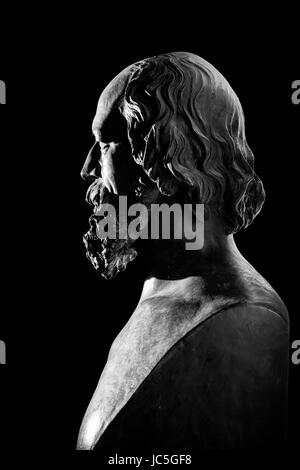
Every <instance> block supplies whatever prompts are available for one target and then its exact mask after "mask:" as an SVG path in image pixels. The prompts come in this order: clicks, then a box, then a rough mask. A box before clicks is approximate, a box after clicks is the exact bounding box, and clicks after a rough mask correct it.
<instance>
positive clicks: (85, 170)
mask: <svg viewBox="0 0 300 470" xmlns="http://www.w3.org/2000/svg"><path fill="white" fill-rule="evenodd" d="M98 145H99V144H98V142H95V143H94V145H93V147H92V148H91V150H90V151H89V153H88V156H87V157H86V160H85V162H84V165H83V167H82V170H81V172H80V176H81V178H83V179H84V180H87V179H91V178H94V179H96V178H99V177H100V176H101V167H100V162H99V158H100V155H99V152H100V150H99V147H98Z"/></svg>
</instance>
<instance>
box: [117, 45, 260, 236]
mask: <svg viewBox="0 0 300 470" xmlns="http://www.w3.org/2000/svg"><path fill="white" fill-rule="evenodd" d="M120 110H121V112H122V114H123V115H124V117H125V118H126V120H127V125H128V137H129V140H130V143H131V148H132V154H133V157H134V159H135V161H136V162H137V163H138V164H140V165H142V167H143V169H144V171H145V172H146V173H147V175H148V176H149V178H150V179H151V180H152V181H154V182H155V183H156V184H157V186H158V188H159V190H160V191H161V192H162V193H163V194H167V195H171V194H172V195H173V194H176V191H178V190H179V188H180V187H181V188H182V186H184V187H185V188H186V190H187V191H190V190H192V193H193V194H195V192H196V194H197V202H199V203H203V204H205V205H206V206H207V205H208V206H209V207H210V208H211V209H212V210H214V211H215V212H216V213H217V214H218V216H220V217H222V220H223V221H224V227H225V232H226V233H227V234H229V233H234V232H237V231H238V230H239V229H241V228H242V227H244V228H245V227H247V226H248V225H249V224H250V223H251V222H252V221H253V219H254V217H255V216H256V215H257V214H258V213H259V211H260V210H261V207H262V205H263V203H264V200H265V192H264V189H263V184H262V182H261V180H260V179H259V178H258V177H257V175H256V174H255V172H254V157H253V153H252V152H251V150H250V148H249V146H248V144H247V141H246V137H245V122H244V114H243V109H242V106H241V103H240V101H239V99H238V97H237V96H236V94H235V93H234V91H233V90H232V88H231V87H230V85H229V83H228V82H227V80H226V79H225V78H224V77H223V76H222V75H221V73H220V72H218V70H216V69H215V68H214V67H213V66H212V65H211V64H210V63H208V62H207V61H205V60H204V59H202V58H201V57H198V56H196V55H194V54H190V53H186V52H174V53H170V54H163V55H160V56H154V57H150V58H148V59H145V60H142V61H140V62H137V63H136V64H134V65H133V67H132V73H131V75H130V78H129V80H128V83H127V86H126V90H125V95H124V98H123V101H122V103H121V105H120ZM190 192H191V191H190ZM193 202H194V201H193Z"/></svg>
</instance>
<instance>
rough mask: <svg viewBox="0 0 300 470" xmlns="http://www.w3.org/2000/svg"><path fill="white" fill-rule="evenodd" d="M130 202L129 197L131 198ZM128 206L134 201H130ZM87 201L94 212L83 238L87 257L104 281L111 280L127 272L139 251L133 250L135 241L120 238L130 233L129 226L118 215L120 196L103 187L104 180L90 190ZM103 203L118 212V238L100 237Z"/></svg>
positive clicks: (94, 184)
mask: <svg viewBox="0 0 300 470" xmlns="http://www.w3.org/2000/svg"><path fill="white" fill-rule="evenodd" d="M128 199H130V198H128ZM131 199H132V201H130V200H129V201H128V202H129V204H130V203H132V202H136V201H134V199H135V198H133V197H132V198H131ZM86 200H87V202H88V203H89V204H91V205H93V206H94V211H93V212H94V213H93V215H92V216H91V217H90V218H89V224H90V229H89V231H88V232H87V233H85V234H84V236H83V242H84V244H85V247H86V256H87V258H88V259H89V260H90V262H91V263H92V265H93V266H94V268H95V269H96V271H97V272H98V273H99V274H100V275H101V276H102V277H104V278H105V279H112V278H113V277H115V276H116V275H117V274H118V273H120V272H121V271H124V270H125V269H126V267H127V265H128V263H129V262H130V261H133V260H134V259H135V257H136V256H137V251H136V250H135V248H134V247H133V244H134V243H135V241H136V239H132V238H130V236H129V235H127V238H126V239H123V237H122V238H120V235H121V234H123V235H124V233H126V234H127V226H125V225H124V223H120V217H119V214H118V208H119V196H118V195H116V194H111V193H110V192H109V191H108V190H107V188H106V187H105V186H104V185H103V183H102V180H101V179H98V180H96V181H95V182H94V183H93V184H92V185H91V186H90V187H89V189H88V191H87V195H86ZM103 204H111V205H112V206H113V207H114V208H115V211H116V219H115V220H114V221H113V223H114V225H115V234H116V237H115V238H110V237H105V238H99V236H98V233H99V232H98V230H97V225H98V224H99V222H100V221H101V220H102V218H103V217H102V216H99V215H97V213H98V214H99V210H100V208H101V206H102V205H103Z"/></svg>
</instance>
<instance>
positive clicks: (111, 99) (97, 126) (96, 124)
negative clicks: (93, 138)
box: [92, 66, 132, 132]
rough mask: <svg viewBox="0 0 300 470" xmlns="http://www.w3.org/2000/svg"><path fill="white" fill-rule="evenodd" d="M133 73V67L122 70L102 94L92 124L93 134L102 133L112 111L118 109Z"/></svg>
mask: <svg viewBox="0 0 300 470" xmlns="http://www.w3.org/2000/svg"><path fill="white" fill-rule="evenodd" d="M131 73H132V66H129V67H127V68H126V69H124V70H122V72H120V73H119V74H118V75H117V76H116V77H115V78H114V79H113V80H112V81H111V82H110V83H109V84H108V85H107V87H106V88H105V89H104V90H103V92H102V93H101V95H100V98H99V101H98V105H97V110H96V114H95V117H94V120H93V124H92V129H93V132H95V131H100V130H101V129H102V128H103V126H104V124H105V122H106V121H107V118H108V117H109V116H110V115H111V114H112V111H113V110H114V109H116V108H117V106H118V104H119V102H120V100H121V99H122V97H123V94H124V91H125V88H126V84H127V82H128V79H129V77H130V75H131Z"/></svg>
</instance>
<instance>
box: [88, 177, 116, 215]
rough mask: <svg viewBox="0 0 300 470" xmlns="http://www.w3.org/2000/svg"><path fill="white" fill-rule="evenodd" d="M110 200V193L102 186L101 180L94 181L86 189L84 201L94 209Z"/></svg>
mask: <svg viewBox="0 0 300 470" xmlns="http://www.w3.org/2000/svg"><path fill="white" fill-rule="evenodd" d="M109 198H110V192H109V191H108V189H107V188H106V186H105V185H104V184H103V181H102V179H101V178H98V179H97V180H95V181H94V182H93V183H92V184H91V185H90V186H89V188H88V190H87V193H86V196H85V200H86V202H87V203H88V204H90V205H91V206H94V208H97V207H99V206H100V205H101V204H104V203H108V202H110V201H109Z"/></svg>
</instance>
